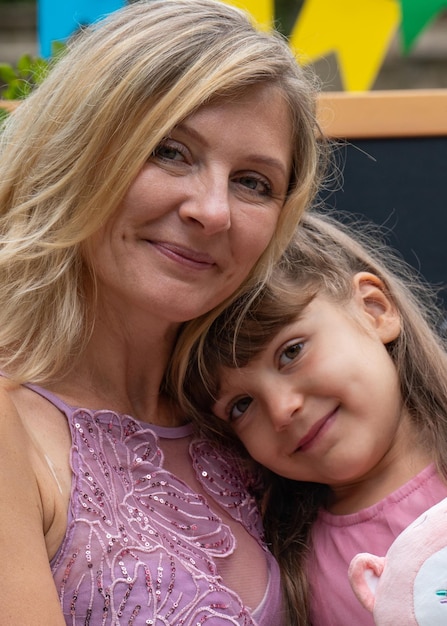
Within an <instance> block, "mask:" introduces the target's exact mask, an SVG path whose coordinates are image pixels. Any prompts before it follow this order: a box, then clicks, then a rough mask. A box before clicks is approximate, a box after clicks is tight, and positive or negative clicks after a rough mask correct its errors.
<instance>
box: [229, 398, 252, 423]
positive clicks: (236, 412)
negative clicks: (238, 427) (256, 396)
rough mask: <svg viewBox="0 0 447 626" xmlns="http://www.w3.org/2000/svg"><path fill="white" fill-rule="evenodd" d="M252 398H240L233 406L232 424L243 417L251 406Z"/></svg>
mask: <svg viewBox="0 0 447 626" xmlns="http://www.w3.org/2000/svg"><path fill="white" fill-rule="evenodd" d="M252 400H253V399H252V398H250V397H249V396H246V397H244V398H239V400H238V401H237V402H234V404H233V405H232V406H231V408H230V411H229V418H230V422H232V421H234V420H237V419H238V418H239V417H241V415H243V414H244V413H245V411H246V410H247V409H248V407H249V406H250V404H251V403H252Z"/></svg>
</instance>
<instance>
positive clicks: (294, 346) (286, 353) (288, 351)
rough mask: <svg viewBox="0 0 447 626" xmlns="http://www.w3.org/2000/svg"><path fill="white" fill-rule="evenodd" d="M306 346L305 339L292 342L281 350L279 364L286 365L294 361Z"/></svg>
mask: <svg viewBox="0 0 447 626" xmlns="http://www.w3.org/2000/svg"><path fill="white" fill-rule="evenodd" d="M303 348H304V342H303V341H297V342H296V343H291V344H289V345H288V346H286V348H285V349H284V350H283V351H282V352H281V354H280V355H279V365H280V367H284V366H285V365H287V364H288V363H290V362H291V361H294V360H295V359H297V358H298V357H299V355H300V354H301V351H302V349H303Z"/></svg>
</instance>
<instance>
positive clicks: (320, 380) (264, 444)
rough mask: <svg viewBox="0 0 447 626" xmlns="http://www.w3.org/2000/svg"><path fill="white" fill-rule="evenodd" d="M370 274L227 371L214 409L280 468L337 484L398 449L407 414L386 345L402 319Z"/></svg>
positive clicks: (264, 460)
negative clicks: (345, 299) (348, 294)
mask: <svg viewBox="0 0 447 626" xmlns="http://www.w3.org/2000/svg"><path fill="white" fill-rule="evenodd" d="M365 277H366V278H365ZM374 279H375V277H373V276H372V275H370V274H366V273H362V274H358V275H356V287H355V289H356V293H355V295H354V296H353V298H352V300H351V301H350V302H349V303H348V304H347V305H340V304H336V303H334V302H333V301H331V300H330V299H329V298H327V297H324V296H322V295H319V296H317V297H316V298H315V299H314V300H313V301H312V302H311V303H310V304H309V305H308V306H307V307H306V308H305V309H304V311H303V314H302V315H301V316H300V317H299V318H298V319H296V321H294V322H293V323H292V324H290V325H288V326H286V327H284V328H283V329H282V330H281V331H280V332H279V333H278V334H277V335H276V336H275V338H274V339H273V340H272V341H271V343H270V344H269V345H268V346H267V347H266V348H265V349H264V350H263V351H262V352H261V353H260V355H258V356H257V357H256V358H255V359H254V360H253V361H252V362H251V363H249V364H248V365H247V366H246V367H243V368H241V369H231V368H225V369H224V372H223V376H222V379H221V388H220V393H219V398H218V401H217V402H216V404H215V405H214V407H213V411H214V413H215V414H216V415H217V416H218V417H220V418H222V419H224V420H227V421H228V422H230V424H231V426H232V428H233V429H234V431H235V433H236V434H237V436H238V437H239V438H240V439H241V440H242V442H243V443H244V445H245V447H246V448H247V450H248V452H249V453H250V454H251V456H253V457H254V458H255V459H256V460H257V461H259V462H260V463H261V464H263V465H265V466H266V467H268V468H270V469H271V470H273V471H274V472H276V473H278V474H281V475H283V476H286V477H288V478H292V479H295V480H301V481H310V482H318V483H324V484H328V485H329V486H331V487H332V488H333V489H334V491H337V489H341V490H343V489H344V488H345V487H346V486H349V485H352V484H355V483H357V482H358V481H360V482H361V481H362V480H363V479H364V478H365V477H367V476H368V475H370V474H371V473H376V472H380V468H382V467H383V468H384V467H386V466H387V465H388V464H390V463H392V462H393V459H394V455H395V454H397V453H398V454H401V452H402V446H403V444H404V443H405V442H404V441H403V439H404V432H406V428H407V427H406V426H405V424H406V423H407V418H406V416H405V412H404V409H403V405H402V398H401V394H400V390H399V380H398V375H397V372H396V368H395V366H394V364H393V362H392V360H391V358H390V356H389V354H388V352H387V349H386V347H385V344H386V343H388V342H390V341H392V340H393V339H395V338H396V337H397V336H398V334H399V330H400V321H399V316H398V314H397V313H396V312H395V310H394V308H393V307H392V306H391V305H390V303H389V301H387V299H386V297H385V295H384V294H383V292H382V291H381V290H380V289H379V288H378V287H376V286H375V285H374V282H371V281H373V280H374ZM376 280H378V279H376ZM405 437H406V435H405Z"/></svg>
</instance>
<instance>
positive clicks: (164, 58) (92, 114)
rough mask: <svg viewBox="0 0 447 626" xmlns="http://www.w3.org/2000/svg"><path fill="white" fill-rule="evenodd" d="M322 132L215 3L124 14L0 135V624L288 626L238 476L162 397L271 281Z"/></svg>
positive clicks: (80, 43)
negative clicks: (252, 283)
mask: <svg viewBox="0 0 447 626" xmlns="http://www.w3.org/2000/svg"><path fill="white" fill-rule="evenodd" d="M316 134H317V132H316V123H315V119H314V93H313V90H312V86H311V85H310V84H309V83H308V82H307V80H305V78H304V77H303V75H302V72H301V70H300V69H299V68H298V66H297V64H296V62H295V61H294V59H293V57H292V55H291V53H290V51H289V50H288V48H287V45H286V44H285V43H284V42H283V41H282V40H281V39H280V38H279V37H278V36H276V35H267V34H263V33H260V32H258V31H257V30H256V29H255V28H253V26H252V25H251V24H250V22H249V21H248V20H247V18H246V16H245V15H244V14H242V13H241V12H239V11H237V10H236V9H234V8H231V7H229V6H226V5H225V4H221V3H218V2H214V1H213V0H155V1H154V2H137V3H134V4H132V5H130V6H128V7H126V8H125V9H123V10H121V11H117V12H115V13H114V14H112V15H111V16H110V17H109V18H108V19H106V20H105V21H104V22H102V23H100V24H98V25H96V26H94V27H92V28H91V29H88V30H87V32H86V33H84V34H83V35H81V36H80V37H79V38H78V39H77V40H76V41H75V42H74V43H73V44H72V46H71V49H70V50H69V51H68V53H67V54H66V55H65V56H64V58H63V59H61V60H60V61H59V62H58V64H57V66H56V67H55V69H54V70H53V71H52V73H51V74H50V76H49V78H48V79H47V80H46V81H45V82H44V84H43V85H42V86H41V87H40V88H39V89H38V90H37V91H36V92H35V93H34V94H33V95H32V96H30V98H29V99H28V100H26V101H25V102H24V103H23V104H22V105H21V106H20V107H19V109H18V110H17V113H15V114H14V115H13V116H12V117H11V119H10V120H9V121H8V123H7V126H6V127H5V129H4V131H3V133H2V145H1V160H0V172H1V176H0V208H1V209H0V210H1V217H0V224H1V225H0V232H1V237H2V247H1V251H0V302H1V307H0V310H1V313H0V370H1V371H2V372H3V375H4V376H3V379H2V389H1V390H0V391H1V404H0V429H1V437H2V448H3V452H2V456H1V460H0V485H1V487H0V489H1V491H0V494H1V498H2V502H3V503H7V504H8V506H2V508H1V512H0V529H1V534H0V551H1V552H0V554H1V556H2V560H3V563H4V566H5V569H6V571H7V576H6V577H5V580H4V583H3V585H2V588H3V593H4V597H3V599H2V607H3V610H2V617H1V618H0V623H1V624H8V625H9V624H21V625H22V626H26V625H27V624H29V625H31V624H32V625H33V626H39V625H42V626H43V625H45V626H62V625H63V624H76V625H78V624H83V625H84V624H90V625H91V626H97V625H99V624H104V625H109V624H114V625H115V624H120V625H122V624H135V625H137V624H156V625H159V626H161V625H162V624H163V625H166V624H176V625H177V624H183V625H191V626H192V625H193V624H194V625H195V624H203V623H212V624H214V625H222V626H224V624H261V625H262V624H264V625H265V624H269V625H270V624H272V623H275V624H280V623H281V621H282V618H281V612H282V609H281V603H280V590H279V579H278V571H277V566H276V563H275V562H274V561H272V559H271V557H270V556H269V554H268V552H267V550H266V549H265V546H264V544H263V542H262V538H261V532H260V528H259V519H258V514H257V510H256V507H255V506H254V502H253V500H252V499H251V497H250V496H249V494H248V492H247V485H248V480H249V479H248V477H246V476H243V475H242V474H241V473H240V472H239V470H238V468H237V466H233V464H232V460H231V459H229V458H223V457H222V456H221V455H219V453H218V451H217V450H215V449H214V448H213V447H211V446H210V445H209V444H206V443H205V442H203V441H199V440H196V439H194V437H193V432H192V426H191V425H190V424H187V423H185V417H184V415H182V414H181V413H180V412H179V411H178V409H177V408H176V407H175V406H174V403H173V402H172V400H171V399H170V397H169V395H168V394H167V393H166V392H163V391H160V389H163V379H164V373H165V370H166V367H167V365H168V361H169V358H170V355H171V351H172V350H173V346H174V342H175V339H176V335H177V333H178V331H179V328H180V326H181V325H182V324H183V323H185V322H187V321H188V320H193V319H195V318H200V322H199V323H195V322H191V323H192V324H193V332H192V334H194V333H196V334H197V333H198V332H201V329H202V328H204V327H206V326H207V325H208V324H209V323H210V322H211V321H212V319H214V316H215V314H216V313H217V311H218V310H220V309H221V308H222V307H223V306H225V304H226V303H227V302H229V301H230V300H231V299H232V298H233V297H234V296H235V294H236V293H237V291H238V289H240V288H241V286H242V285H243V284H244V283H246V282H247V281H249V280H252V279H256V280H257V279H259V278H262V277H263V276H266V275H267V274H268V271H269V268H270V267H271V265H272V263H273V261H274V259H275V258H276V257H277V256H278V254H279V253H280V251H281V250H282V249H283V247H284V246H285V244H286V242H287V240H288V237H289V233H292V232H293V227H294V225H295V224H296V222H297V220H298V219H299V217H300V215H301V213H302V211H303V210H304V208H305V207H306V205H307V204H308V202H309V200H310V198H311V197H312V195H313V193H314V192H315V189H316V187H317V184H318V169H319V168H318V162H319V155H318V152H319V150H318V147H317V144H316V139H315V138H316ZM183 350H184V351H185V350H186V351H187V350H188V347H187V346H186V347H184V348H183Z"/></svg>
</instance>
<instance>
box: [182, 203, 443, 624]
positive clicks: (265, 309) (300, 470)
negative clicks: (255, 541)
mask: <svg viewBox="0 0 447 626" xmlns="http://www.w3.org/2000/svg"><path fill="white" fill-rule="evenodd" d="M353 233H354V230H352V231H351V230H349V229H348V228H347V227H346V226H342V225H341V224H339V223H337V222H336V221H335V220H334V219H333V218H331V217H329V216H325V215H320V214H317V213H313V214H312V213H311V214H308V215H307V216H306V217H305V218H304V219H303V222H302V224H301V225H300V226H299V227H298V230H297V233H296V236H295V239H294V241H293V242H292V244H291V245H290V246H289V249H288V250H287V251H286V253H285V255H284V256H283V258H282V260H281V262H280V263H279V265H278V267H277V268H276V270H275V272H274V274H273V277H272V279H271V280H270V282H269V284H268V285H267V287H264V288H263V289H261V290H260V291H258V292H257V293H250V294H246V295H245V297H244V298H240V299H239V301H238V302H237V303H236V304H235V305H234V306H233V307H232V308H231V310H229V311H227V312H225V314H223V315H222V316H221V317H220V318H219V319H218V320H217V321H216V322H215V323H214V325H213V327H212V328H211V331H210V332H209V334H208V336H207V337H206V340H205V341H204V343H203V344H202V345H201V346H200V347H198V348H197V353H196V356H197V360H196V361H195V362H194V363H192V364H191V366H190V369H189V370H188V372H187V377H186V384H185V398H184V401H185V402H186V401H188V402H189V403H190V405H192V406H194V407H195V410H196V411H197V409H198V414H200V415H201V418H200V424H201V426H202V428H205V425H204V423H203V415H204V414H207V415H208V416H209V424H207V425H206V426H207V428H208V431H209V432H211V431H214V432H217V433H219V434H220V435H222V434H224V435H226V436H227V437H228V438H230V439H231V438H232V437H233V438H234V435H236V436H237V438H238V439H239V440H240V441H241V442H242V443H243V445H244V447H245V449H246V451H248V452H249V454H250V455H251V456H252V457H253V458H254V459H255V460H256V461H258V462H259V463H260V464H262V465H263V466H265V467H266V468H267V470H266V480H267V486H268V487H267V489H266V490H265V491H264V493H263V498H262V507H263V511H264V517H265V526H266V532H267V539H268V541H269V542H270V544H271V548H272V550H273V552H274V553H275V555H276V556H277V558H278V559H279V561H280V564H281V567H282V574H283V579H284V582H285V590H286V595H287V596H288V602H289V611H290V624H309V623H310V624H313V625H315V626H329V625H336V626H359V625H360V624H361V625H362V626H367V625H368V624H373V621H372V617H371V615H370V614H369V613H368V612H367V611H366V610H365V609H364V608H363V607H362V606H360V604H359V603H357V601H356V599H355V597H354V595H353V592H352V590H351V588H350V585H349V582H348V577H347V570H348V566H349V563H350V561H351V559H352V557H353V556H354V555H355V554H356V553H358V552H373V553H375V554H382V555H384V554H385V553H386V551H387V550H388V548H389V546H390V545H391V543H392V542H393V540H394V539H395V538H396V536H397V535H398V534H399V533H400V532H401V531H402V530H403V529H404V528H405V527H406V526H407V525H408V524H409V523H410V522H411V521H412V520H413V519H415V518H416V517H417V516H418V515H419V514H420V513H422V512H423V511H424V510H426V509H427V508H429V507H430V506H432V505H433V504H435V503H436V502H438V501H439V500H441V499H442V498H444V497H446V496H447V486H446V483H445V478H446V476H447V384H446V381H447V356H446V351H445V347H444V345H443V340H442V339H441V337H440V336H439V334H438V333H437V331H436V330H435V329H436V326H437V322H438V319H437V312H436V307H434V306H433V298H432V297H431V294H430V293H429V292H427V290H426V288H424V287H423V286H422V285H421V284H420V282H419V281H418V280H417V277H415V276H414V274H413V273H411V271H410V270H409V269H408V268H407V267H406V266H405V265H404V264H403V263H402V262H400V261H399V259H397V258H396V257H395V255H393V254H391V252H390V251H389V250H387V249H386V247H385V246H383V245H382V244H381V243H380V242H378V241H377V240H376V239H371V238H370V236H369V235H368V236H366V235H360V234H359V233H358V229H356V231H355V234H353ZM204 381H205V382H204ZM216 418H218V419H216ZM233 445H234V443H233ZM274 473H275V474H274ZM276 474H278V475H280V476H277V475H276ZM415 549H417V546H415Z"/></svg>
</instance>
